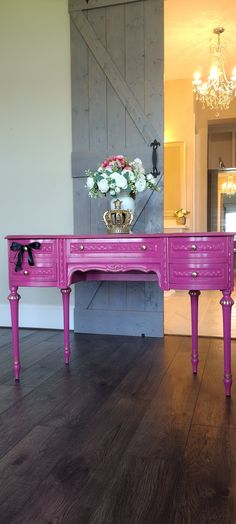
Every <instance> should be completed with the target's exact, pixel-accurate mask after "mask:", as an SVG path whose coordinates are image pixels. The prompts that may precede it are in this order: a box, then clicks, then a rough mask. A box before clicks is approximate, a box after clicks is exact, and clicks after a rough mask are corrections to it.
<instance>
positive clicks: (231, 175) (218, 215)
mask: <svg viewBox="0 0 236 524" xmlns="http://www.w3.org/2000/svg"><path fill="white" fill-rule="evenodd" d="M234 185H235V186H234ZM230 190H231V191H232V194H230ZM234 191H235V193H234ZM208 231H226V232H230V231H231V232H234V231H236V169H225V170H221V171H216V170H209V171H208Z"/></svg>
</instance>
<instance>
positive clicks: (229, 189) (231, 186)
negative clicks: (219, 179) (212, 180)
mask: <svg viewBox="0 0 236 524" xmlns="http://www.w3.org/2000/svg"><path fill="white" fill-rule="evenodd" d="M221 192H222V193H224V194H225V195H228V196H232V195H235V193H236V184H235V183H234V177H233V175H228V178H227V182H224V183H223V184H222V188H221Z"/></svg>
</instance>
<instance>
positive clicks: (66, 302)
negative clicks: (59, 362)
mask: <svg viewBox="0 0 236 524" xmlns="http://www.w3.org/2000/svg"><path fill="white" fill-rule="evenodd" d="M70 293H71V288H70V287H67V288H64V289H61V294H62V302H63V318H64V358H65V363H66V364H69V361H70V311H69V308H70Z"/></svg>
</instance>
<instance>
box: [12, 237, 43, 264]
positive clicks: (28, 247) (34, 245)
mask: <svg viewBox="0 0 236 524" xmlns="http://www.w3.org/2000/svg"><path fill="white" fill-rule="evenodd" d="M40 245H41V244H40V242H31V243H30V244H25V245H22V244H19V243H18V242H12V245H11V247H10V249H11V250H12V251H18V256H17V261H16V264H15V271H20V270H21V269H22V262H23V256H24V253H28V264H29V265H30V266H34V259H33V253H32V249H39V248H40Z"/></svg>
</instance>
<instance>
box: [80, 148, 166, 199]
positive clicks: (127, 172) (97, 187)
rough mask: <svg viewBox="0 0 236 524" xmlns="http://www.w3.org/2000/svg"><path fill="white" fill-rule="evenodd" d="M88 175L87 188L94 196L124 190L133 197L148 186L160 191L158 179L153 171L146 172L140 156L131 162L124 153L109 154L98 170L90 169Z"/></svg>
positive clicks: (102, 195) (113, 195)
mask: <svg viewBox="0 0 236 524" xmlns="http://www.w3.org/2000/svg"><path fill="white" fill-rule="evenodd" d="M86 175H87V181H86V188H87V189H88V190H89V196H90V197H92V198H98V197H104V196H106V195H111V196H112V197H115V196H119V193H120V192H121V191H123V190H125V191H127V193H129V195H130V196H131V197H132V198H135V195H136V194H137V193H141V192H142V191H144V190H145V189H147V188H150V189H154V190H155V191H159V187H158V186H157V180H156V179H155V178H154V176H153V175H152V174H151V173H149V174H146V173H145V169H144V167H143V164H142V161H141V160H140V159H139V158H135V159H134V160H133V161H132V162H130V161H129V160H128V159H127V158H125V157H124V156H122V155H116V156H109V157H108V158H106V159H105V160H103V162H102V163H101V165H100V166H99V167H98V169H97V171H95V172H93V171H90V170H88V171H86Z"/></svg>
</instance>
